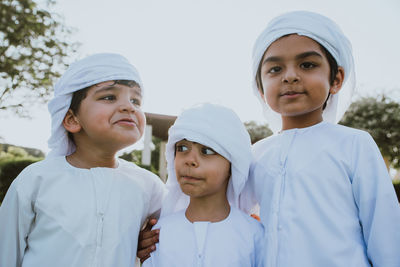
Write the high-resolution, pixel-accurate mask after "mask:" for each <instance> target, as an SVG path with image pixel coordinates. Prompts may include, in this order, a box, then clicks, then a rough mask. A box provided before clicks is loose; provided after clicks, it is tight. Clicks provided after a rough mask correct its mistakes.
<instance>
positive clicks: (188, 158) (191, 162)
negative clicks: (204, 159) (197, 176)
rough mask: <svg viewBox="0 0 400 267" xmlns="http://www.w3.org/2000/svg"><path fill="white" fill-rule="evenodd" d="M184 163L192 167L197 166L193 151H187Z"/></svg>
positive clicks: (197, 162)
mask: <svg viewBox="0 0 400 267" xmlns="http://www.w3.org/2000/svg"><path fill="white" fill-rule="evenodd" d="M185 164H186V165H187V166H190V167H193V168H197V167H198V166H199V161H198V158H197V156H196V153H195V151H190V152H189V153H187V154H186V157H185Z"/></svg>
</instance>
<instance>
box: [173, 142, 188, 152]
mask: <svg viewBox="0 0 400 267" xmlns="http://www.w3.org/2000/svg"><path fill="white" fill-rule="evenodd" d="M187 150H188V148H187V146H185V145H179V144H178V145H176V146H175V152H185V151H187Z"/></svg>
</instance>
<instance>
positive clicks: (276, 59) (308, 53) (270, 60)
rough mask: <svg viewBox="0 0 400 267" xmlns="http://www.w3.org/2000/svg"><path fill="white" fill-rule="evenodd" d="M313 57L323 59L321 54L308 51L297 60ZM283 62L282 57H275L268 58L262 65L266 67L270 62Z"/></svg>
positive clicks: (297, 56)
mask: <svg viewBox="0 0 400 267" xmlns="http://www.w3.org/2000/svg"><path fill="white" fill-rule="evenodd" d="M311 56H317V57H321V58H322V55H321V54H320V53H317V52H315V51H307V52H304V53H301V54H298V55H296V57H295V59H296V60H299V59H304V58H307V57H311ZM282 60H283V58H282V57H274V56H272V57H267V58H266V59H265V60H264V61H263V63H262V65H264V64H266V63H268V62H279V61H282Z"/></svg>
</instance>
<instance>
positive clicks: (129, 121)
mask: <svg viewBox="0 0 400 267" xmlns="http://www.w3.org/2000/svg"><path fill="white" fill-rule="evenodd" d="M115 123H116V124H124V125H136V121H134V120H132V119H130V118H123V119H120V120H117V121H116V122H115Z"/></svg>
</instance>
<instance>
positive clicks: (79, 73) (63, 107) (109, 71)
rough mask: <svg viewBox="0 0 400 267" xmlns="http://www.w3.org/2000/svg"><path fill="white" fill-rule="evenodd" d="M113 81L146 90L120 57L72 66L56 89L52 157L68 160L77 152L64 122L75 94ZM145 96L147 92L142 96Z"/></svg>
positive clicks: (52, 106)
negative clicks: (120, 81) (68, 157)
mask: <svg viewBox="0 0 400 267" xmlns="http://www.w3.org/2000/svg"><path fill="white" fill-rule="evenodd" d="M113 80H132V81H135V82H137V83H138V84H139V85H140V87H141V89H142V90H143V86H142V82H141V80H140V77H139V73H138V71H137V70H136V68H135V67H134V66H133V65H131V64H130V63H129V62H128V60H127V59H126V58H124V57H123V56H121V55H119V54H110V53H102V54H94V55H92V56H88V57H86V58H84V59H82V60H79V61H77V62H75V63H72V64H71V65H70V66H69V68H68V69H67V71H66V72H65V73H64V75H63V76H62V77H61V78H60V80H59V81H58V82H57V83H56V85H55V88H54V98H53V99H52V100H51V101H50V102H49V105H48V109H49V112H50V115H51V136H50V139H49V141H48V145H49V148H50V149H51V150H50V152H49V154H48V155H47V156H48V157H54V156H67V155H70V154H71V153H73V152H74V151H75V145H74V143H73V142H72V141H71V140H69V138H68V134H67V131H66V130H65V128H64V126H63V124H62V122H63V119H64V117H65V114H67V111H68V109H69V107H70V105H71V100H72V94H73V93H74V92H76V91H78V90H80V89H83V88H86V87H88V86H91V85H94V84H97V83H101V82H105V81H113ZM142 94H143V92H142Z"/></svg>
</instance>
